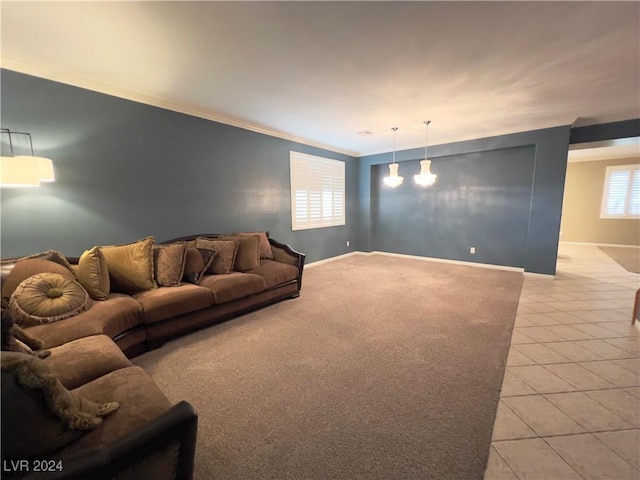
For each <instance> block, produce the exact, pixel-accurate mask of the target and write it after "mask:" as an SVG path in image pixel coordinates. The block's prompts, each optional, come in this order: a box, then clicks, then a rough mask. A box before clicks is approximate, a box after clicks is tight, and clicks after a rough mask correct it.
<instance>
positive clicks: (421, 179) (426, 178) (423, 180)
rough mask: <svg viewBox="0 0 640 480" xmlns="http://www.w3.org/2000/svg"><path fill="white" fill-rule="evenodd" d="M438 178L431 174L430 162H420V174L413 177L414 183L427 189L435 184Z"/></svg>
mask: <svg viewBox="0 0 640 480" xmlns="http://www.w3.org/2000/svg"><path fill="white" fill-rule="evenodd" d="M437 178H438V176H437V175H436V174H435V173H431V160H422V161H421V162H420V174H419V175H414V176H413V179H414V180H415V182H416V183H417V184H418V185H420V186H422V187H428V186H429V185H433V184H434V183H436V179H437Z"/></svg>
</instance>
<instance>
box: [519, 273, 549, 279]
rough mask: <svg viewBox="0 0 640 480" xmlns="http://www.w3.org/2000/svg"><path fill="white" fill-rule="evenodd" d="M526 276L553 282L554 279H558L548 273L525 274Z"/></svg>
mask: <svg viewBox="0 0 640 480" xmlns="http://www.w3.org/2000/svg"><path fill="white" fill-rule="evenodd" d="M524 274H525V276H527V277H534V278H546V279H550V280H553V279H555V278H556V276H555V275H550V274H548V273H535V272H524Z"/></svg>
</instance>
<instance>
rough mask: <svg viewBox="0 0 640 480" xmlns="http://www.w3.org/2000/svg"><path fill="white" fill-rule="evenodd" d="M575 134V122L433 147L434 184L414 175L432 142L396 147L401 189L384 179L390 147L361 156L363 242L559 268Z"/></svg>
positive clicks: (541, 269)
mask: <svg viewBox="0 0 640 480" xmlns="http://www.w3.org/2000/svg"><path fill="white" fill-rule="evenodd" d="M569 134H570V126H568V125H567V126H563V127H556V128H549V129H543V130H535V131H531V132H523V133H516V134H512V135H503V136H499V137H491V138H484V139H478V140H471V141H466V142H458V143H452V144H447V145H436V146H434V147H430V148H429V153H430V155H429V156H430V159H431V160H432V171H433V172H434V173H436V174H438V175H439V178H438V182H437V183H436V185H434V186H433V187H431V188H430V189H429V190H426V191H425V190H422V189H421V188H419V187H416V186H415V185H414V184H413V178H412V176H413V175H414V174H415V173H417V172H418V170H419V160H420V158H421V155H422V154H423V150H422V149H412V150H404V151H401V152H397V153H396V159H397V161H398V162H400V167H399V169H400V172H401V173H400V174H401V175H403V176H404V177H405V183H404V184H403V185H402V186H401V187H398V188H396V189H394V190H391V189H388V188H386V187H384V186H383V185H382V177H383V176H385V175H387V172H388V168H387V165H388V163H389V162H390V155H389V154H381V155H372V156H368V157H363V158H361V159H360V175H359V184H360V191H359V195H358V201H359V209H360V217H359V225H358V242H359V243H358V245H359V247H360V248H361V249H364V250H369V251H370V250H377V249H380V250H390V251H393V252H397V253H406V254H415V255H424V256H429V257H436V258H446V259H454V260H465V261H474V262H481V263H490V264H496V265H507V266H519V267H524V268H525V270H526V271H529V272H536V273H545V274H554V273H555V271H556V257H557V249H558V235H559V228H560V212H561V209H562V194H563V188H564V180H565V171H566V165H567V152H568V146H569ZM470 246H475V247H476V249H477V250H476V254H475V255H471V254H470V253H469V247H470Z"/></svg>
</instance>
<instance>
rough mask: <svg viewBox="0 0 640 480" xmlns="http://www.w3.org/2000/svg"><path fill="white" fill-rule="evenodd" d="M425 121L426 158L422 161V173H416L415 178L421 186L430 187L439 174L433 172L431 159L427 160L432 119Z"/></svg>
mask: <svg viewBox="0 0 640 480" xmlns="http://www.w3.org/2000/svg"><path fill="white" fill-rule="evenodd" d="M423 123H424V125H425V129H426V133H425V138H424V160H421V161H420V173H419V174H418V175H414V176H413V179H414V180H415V182H416V183H417V184H418V185H420V186H421V187H429V186H431V185H433V184H434V183H436V179H437V178H438V176H437V175H436V174H435V173H431V160H427V143H428V140H429V124H430V123H431V120H425V121H424V122H423Z"/></svg>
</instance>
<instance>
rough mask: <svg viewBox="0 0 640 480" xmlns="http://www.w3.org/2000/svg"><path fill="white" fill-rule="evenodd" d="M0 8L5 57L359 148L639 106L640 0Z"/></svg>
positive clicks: (189, 108)
mask: <svg viewBox="0 0 640 480" xmlns="http://www.w3.org/2000/svg"><path fill="white" fill-rule="evenodd" d="M1 8H2V66H3V68H8V69H11V70H16V71H21V72H25V73H30V74H33V75H37V76H41V77H45V78H50V79H53V80H58V81H62V82H65V83H69V84H73V85H78V86H83V87H86V88H91V89H93V90H97V91H102V92H107V93H111V94H115V95H118V96H121V97H124V98H130V99H134V100H138V101H143V102H146V103H150V104H154V105H159V106H164V107H168V108H172V109H175V110H178V111H183V112H188V113H191V114H195V115H198V116H202V117H204V118H210V119H214V120H218V121H223V122H225V123H229V124H232V125H238V126H243V127H245V128H250V129H254V130H257V131H262V132H266V133H271V134H275V135H278V136H282V137H284V138H292V139H304V140H305V141H307V142H308V143H312V144H317V145H323V146H328V147H330V148H331V149H333V150H336V151H343V152H348V153H354V154H358V155H362V154H369V153H376V152H381V151H389V150H391V148H392V145H393V136H392V132H391V127H394V126H397V127H398V128H399V129H398V132H397V148H398V149H403V148H412V147H420V146H424V136H425V128H424V125H423V124H422V122H423V121H424V120H427V119H429V120H431V121H432V124H431V125H430V127H429V144H430V145H433V144H439V143H447V142H452V141H459V140H466V139H472V138H480V137H486V136H492V135H498V134H504V133H512V132H518V131H525V130H531V129H536V128H544V127H550V126H557V125H567V124H575V125H588V124H595V123H603V122H610V121H617V120H626V119H630V118H638V117H640V3H639V2H622V3H617V2H585V3H582V2H531V3H529V2H496V3H494V2H469V3H467V2H7V1H2V2H1ZM359 132H367V133H366V134H362V133H359Z"/></svg>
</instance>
